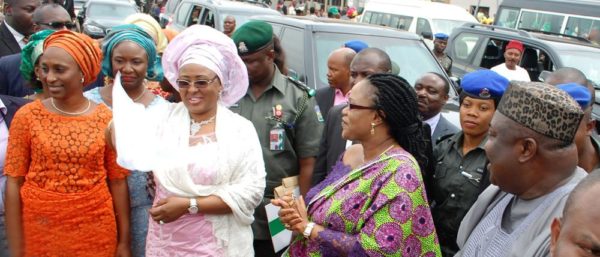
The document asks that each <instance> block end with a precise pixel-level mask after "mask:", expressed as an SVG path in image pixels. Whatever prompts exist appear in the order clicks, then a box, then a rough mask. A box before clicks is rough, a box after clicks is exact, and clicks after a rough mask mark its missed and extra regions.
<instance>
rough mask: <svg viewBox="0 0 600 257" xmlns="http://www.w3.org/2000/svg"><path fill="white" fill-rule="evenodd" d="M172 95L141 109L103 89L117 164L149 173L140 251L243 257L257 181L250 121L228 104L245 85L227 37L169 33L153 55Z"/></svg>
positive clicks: (248, 250)
mask: <svg viewBox="0 0 600 257" xmlns="http://www.w3.org/2000/svg"><path fill="white" fill-rule="evenodd" d="M162 65H163V69H164V75H165V77H166V78H167V79H168V80H169V82H170V83H171V84H172V85H173V86H174V87H175V88H176V89H177V90H178V91H179V93H180V94H181V98H182V102H181V103H177V104H166V105H160V106H153V107H149V108H147V109H146V108H144V107H143V106H142V105H139V104H136V103H134V102H133V101H131V99H130V98H129V97H127V94H125V91H124V90H123V88H122V86H120V75H117V76H116V78H115V86H114V87H113V117H114V118H113V121H114V122H113V124H114V126H113V127H112V130H111V132H112V134H113V136H114V139H115V140H114V141H115V146H116V148H117V153H118V163H119V164H120V165H121V166H123V167H125V168H127V169H131V170H134V169H135V170H152V171H153V172H154V178H155V182H156V197H155V200H154V205H153V207H152V208H151V209H150V211H149V212H150V219H151V222H150V225H149V228H148V237H147V239H146V256H169V255H171V256H253V255H254V253H253V247H252V238H253V237H252V229H251V227H250V224H251V223H252V222H253V220H254V219H253V212H254V208H255V207H256V206H257V205H258V203H259V202H260V201H261V199H262V196H263V191H264V187H265V169H264V163H263V158H262V154H261V147H260V143H259V141H258V137H257V134H256V131H255V129H254V127H253V125H252V123H251V122H250V121H248V120H246V119H244V118H242V117H241V116H238V115H237V114H234V113H233V112H231V111H229V110H228V109H227V107H228V106H230V105H232V104H234V103H236V102H237V101H238V100H239V99H240V98H241V97H242V96H243V95H244V94H245V93H246V90H247V88H248V75H247V71H246V68H245V66H244V63H243V62H242V60H241V59H240V58H239V57H238V55H237V50H236V48H235V45H234V43H233V41H232V40H231V39H230V38H229V37H227V36H225V35H224V34H222V33H221V32H219V31H216V30H214V29H212V28H210V27H207V26H201V25H195V26H192V27H189V28H188V29H186V30H185V31H183V32H182V33H181V34H179V35H178V36H177V37H176V38H175V39H174V40H173V41H172V42H171V43H169V45H168V47H167V49H166V50H165V52H164V54H163V59H162Z"/></svg>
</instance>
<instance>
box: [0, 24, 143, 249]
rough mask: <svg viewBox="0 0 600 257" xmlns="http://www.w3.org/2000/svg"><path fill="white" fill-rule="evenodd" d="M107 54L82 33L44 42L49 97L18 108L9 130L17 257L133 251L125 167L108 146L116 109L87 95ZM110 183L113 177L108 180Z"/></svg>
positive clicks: (10, 221) (12, 240) (12, 236)
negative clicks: (102, 59) (108, 128)
mask: <svg viewBox="0 0 600 257" xmlns="http://www.w3.org/2000/svg"><path fill="white" fill-rule="evenodd" d="M101 58H102V53H101V51H100V49H99V48H98V46H97V45H95V43H94V42H93V40H92V39H91V38H89V37H87V36H85V35H83V34H79V33H74V32H71V31H58V32H55V33H53V34H52V35H50V36H49V37H48V38H47V39H46V40H45V42H44V55H43V56H42V57H41V59H40V64H41V69H42V75H41V79H42V80H43V82H44V83H45V84H47V86H48V94H49V96H50V98H48V99H46V100H37V101H35V102H33V103H30V104H27V105H25V106H24V107H23V108H21V109H20V110H19V111H18V112H17V113H16V114H15V117H14V119H13V123H12V126H11V128H10V131H9V136H10V140H9V142H8V149H7V158H6V165H5V167H4V172H5V174H6V175H7V177H8V180H7V188H6V224H7V234H8V240H9V247H10V251H11V253H12V255H13V256H17V257H21V256H78V257H80V256H99V257H100V256H130V255H131V254H130V250H129V196H128V193H127V182H126V180H125V179H126V177H127V174H128V172H127V170H125V169H123V168H121V167H119V166H118V165H117V163H116V154H115V151H114V150H113V149H112V148H111V147H110V146H109V145H108V144H107V141H106V128H107V126H108V123H109V121H110V120H111V119H112V114H111V111H110V110H109V109H108V108H107V107H106V106H104V105H97V104H95V103H93V102H91V101H89V100H87V98H85V97H84V96H83V87H84V86H85V85H88V84H90V83H92V82H93V81H95V80H96V75H97V74H98V73H99V72H100V61H101ZM107 181H108V183H107Z"/></svg>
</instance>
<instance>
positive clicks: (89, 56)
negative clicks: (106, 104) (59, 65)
mask: <svg viewBox="0 0 600 257" xmlns="http://www.w3.org/2000/svg"><path fill="white" fill-rule="evenodd" d="M48 47H59V48H61V49H63V50H65V51H67V53H69V55H70V56H71V57H73V59H74V60H75V62H77V65H79V69H81V72H82V73H83V79H84V81H83V85H84V86H86V85H89V84H90V83H92V82H94V81H95V80H96V78H97V77H98V74H99V73H100V69H101V65H100V64H101V62H102V50H100V48H99V47H98V44H97V43H96V41H94V40H93V39H91V38H90V37H88V36H87V35H84V34H81V33H76V32H72V31H69V30H61V31H56V32H54V33H52V35H50V36H49V37H48V38H46V40H44V51H46V49H47V48H48Z"/></svg>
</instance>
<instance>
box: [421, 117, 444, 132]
mask: <svg viewBox="0 0 600 257" xmlns="http://www.w3.org/2000/svg"><path fill="white" fill-rule="evenodd" d="M440 118H442V113H441V112H439V113H438V114H436V115H435V116H433V117H431V118H429V119H428V120H426V121H425V123H427V124H429V127H430V128H431V136H433V131H435V128H436V127H437V124H438V122H440Z"/></svg>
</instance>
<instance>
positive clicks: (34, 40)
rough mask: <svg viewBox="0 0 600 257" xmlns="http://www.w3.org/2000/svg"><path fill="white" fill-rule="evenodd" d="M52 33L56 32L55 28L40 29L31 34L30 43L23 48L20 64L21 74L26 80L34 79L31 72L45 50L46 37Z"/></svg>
mask: <svg viewBox="0 0 600 257" xmlns="http://www.w3.org/2000/svg"><path fill="white" fill-rule="evenodd" d="M52 33H54V30H49V29H47V30H42V31H38V32H36V33H35V34H33V35H31V38H30V39H29V43H27V45H26V46H25V47H23V50H22V51H21V66H19V70H20V71H21V76H22V77H23V78H24V79H25V80H26V81H30V80H31V79H32V78H31V74H32V73H33V69H34V68H35V63H36V62H37V60H38V58H40V56H41V55H42V52H43V50H44V44H43V42H44V39H46V38H47V37H48V36H50V34H52Z"/></svg>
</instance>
